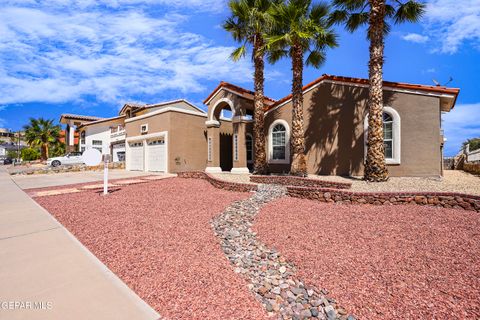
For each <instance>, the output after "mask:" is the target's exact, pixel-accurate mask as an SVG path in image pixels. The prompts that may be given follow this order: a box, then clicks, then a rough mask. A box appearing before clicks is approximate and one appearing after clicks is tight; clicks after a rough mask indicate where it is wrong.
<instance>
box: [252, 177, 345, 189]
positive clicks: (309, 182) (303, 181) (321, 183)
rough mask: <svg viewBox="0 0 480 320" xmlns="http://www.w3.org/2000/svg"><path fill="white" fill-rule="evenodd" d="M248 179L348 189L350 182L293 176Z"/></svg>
mask: <svg viewBox="0 0 480 320" xmlns="http://www.w3.org/2000/svg"><path fill="white" fill-rule="evenodd" d="M250 181H251V182H255V183H268V184H280V185H283V186H303V187H322V188H335V189H350V188H351V187H352V184H351V183H346V182H334V181H325V180H320V179H309V178H303V177H295V176H275V175H270V176H260V175H259V176H257V175H252V176H250Z"/></svg>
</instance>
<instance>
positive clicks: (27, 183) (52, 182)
mask: <svg viewBox="0 0 480 320" xmlns="http://www.w3.org/2000/svg"><path fill="white" fill-rule="evenodd" d="M108 172H109V175H108V176H109V179H125V178H134V177H142V176H150V175H165V174H164V173H155V172H143V171H126V170H120V169H115V170H109V171H108ZM11 177H12V180H13V181H14V182H15V183H16V184H17V185H18V186H19V187H20V188H22V189H32V188H44V187H54V186H63V185H68V184H77V183H85V182H93V181H103V171H81V172H63V173H51V174H34V175H15V176H11Z"/></svg>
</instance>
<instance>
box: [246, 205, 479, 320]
mask: <svg viewBox="0 0 480 320" xmlns="http://www.w3.org/2000/svg"><path fill="white" fill-rule="evenodd" d="M255 229H256V231H257V232H258V236H259V237H260V239H261V240H262V241H264V242H265V243H266V244H268V245H269V246H273V247H275V248H277V249H278V250H279V251H280V252H281V253H282V254H284V255H285V257H286V258H287V259H289V260H290V261H291V262H293V263H294V264H295V265H296V266H297V267H298V275H299V276H300V277H301V278H303V279H304V280H305V281H306V282H307V283H309V284H310V285H313V286H316V287H317V288H325V289H327V290H328V291H329V292H330V294H329V296H331V297H332V298H334V299H335V300H336V301H337V303H338V304H339V305H341V306H343V307H344V308H345V309H346V310H347V311H348V312H350V313H352V314H354V315H355V316H357V317H358V318H360V319H480V215H479V214H478V213H475V212H469V211H463V210H452V209H443V208H434V207H426V206H425V207H423V206H417V205H414V206H412V205H405V206H403V205H396V206H388V207H387V206H369V205H357V206H352V205H334V204H326V203H321V202H316V201H310V200H301V199H295V198H289V197H285V198H282V199H279V200H277V201H274V202H272V203H269V204H267V205H266V206H265V207H264V208H263V209H262V210H261V212H260V214H259V216H258V217H257V219H256V224H255Z"/></svg>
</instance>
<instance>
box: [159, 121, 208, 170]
mask: <svg viewBox="0 0 480 320" xmlns="http://www.w3.org/2000/svg"><path fill="white" fill-rule="evenodd" d="M168 113H169V114H170V123H171V127H170V131H169V135H170V145H169V150H170V157H169V162H170V164H169V167H170V172H179V171H186V170H205V168H206V167H207V128H206V126H205V120H206V117H201V116H194V115H189V114H184V113H180V112H168Z"/></svg>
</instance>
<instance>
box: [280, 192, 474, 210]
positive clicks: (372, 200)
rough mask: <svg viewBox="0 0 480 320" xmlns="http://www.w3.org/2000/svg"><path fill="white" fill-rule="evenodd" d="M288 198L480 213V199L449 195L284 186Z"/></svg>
mask: <svg viewBox="0 0 480 320" xmlns="http://www.w3.org/2000/svg"><path fill="white" fill-rule="evenodd" d="M287 194H288V195H289V196H291V197H296V198H302V199H311V200H318V201H323V202H332V203H333V202H336V203H344V204H374V205H397V204H416V205H429V206H436V207H444V208H455V209H464V210H472V211H477V212H480V196H476V195H469V194H463V193H453V192H384V193H380V192H354V191H348V190H338V189H332V188H312V187H299V186H287Z"/></svg>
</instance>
